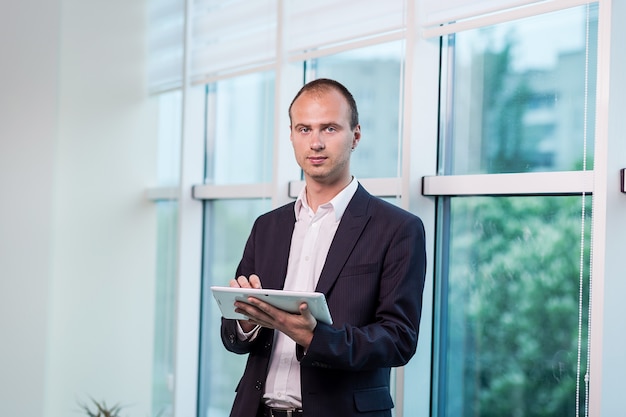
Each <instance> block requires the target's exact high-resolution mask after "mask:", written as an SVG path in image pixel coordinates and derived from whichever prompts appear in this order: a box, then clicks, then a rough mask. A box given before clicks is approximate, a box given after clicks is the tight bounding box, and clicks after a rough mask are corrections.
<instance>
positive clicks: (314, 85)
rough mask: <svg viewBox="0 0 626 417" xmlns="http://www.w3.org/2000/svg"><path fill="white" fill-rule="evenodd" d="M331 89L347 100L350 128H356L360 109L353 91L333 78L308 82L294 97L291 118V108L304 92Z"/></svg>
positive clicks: (318, 91) (319, 91)
mask: <svg viewBox="0 0 626 417" xmlns="http://www.w3.org/2000/svg"><path fill="white" fill-rule="evenodd" d="M330 90H335V91H337V92H338V93H339V94H341V95H342V96H343V97H344V98H345V99H346V101H347V102H348V106H349V107H350V128H351V129H354V128H355V127H356V126H357V125H358V124H359V111H358V110H357V108H356V101H355V100H354V97H353V96H352V93H350V91H349V90H348V89H347V88H346V87H345V86H344V85H343V84H341V83H340V82H338V81H335V80H331V79H329V78H318V79H316V80H313V81H310V82H308V83H306V84H305V85H304V86H303V87H302V88H301V89H300V91H298V94H296V96H295V97H294V98H293V100H292V101H291V104H290V105H289V120H290V121H291V108H292V107H293V103H295V101H296V100H297V99H298V97H300V96H301V95H302V94H304V93H317V94H319V93H324V92H327V91H330Z"/></svg>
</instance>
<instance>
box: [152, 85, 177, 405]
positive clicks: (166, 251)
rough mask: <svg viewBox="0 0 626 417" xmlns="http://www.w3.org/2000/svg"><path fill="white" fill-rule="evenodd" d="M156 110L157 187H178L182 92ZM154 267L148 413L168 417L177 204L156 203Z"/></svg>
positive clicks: (162, 99)
mask: <svg viewBox="0 0 626 417" xmlns="http://www.w3.org/2000/svg"><path fill="white" fill-rule="evenodd" d="M155 99H156V100H157V108H158V125H157V138H158V147H157V184H158V185H159V186H178V183H179V180H180V145H181V134H182V130H181V129H182V92H181V91H180V90H175V91H170V92H167V93H162V94H159V95H158V96H156V97H155ZM156 210H157V212H156V213H157V254H156V259H157V264H156V284H155V304H154V305H155V311H154V315H155V318H154V352H153V360H152V414H153V415H158V416H161V417H168V416H171V415H172V412H173V411H172V404H173V401H174V398H173V389H174V386H173V378H174V336H175V335H174V322H175V320H174V317H175V313H176V311H175V300H176V294H175V283H176V247H177V238H178V202H177V201H165V200H163V201H158V202H156Z"/></svg>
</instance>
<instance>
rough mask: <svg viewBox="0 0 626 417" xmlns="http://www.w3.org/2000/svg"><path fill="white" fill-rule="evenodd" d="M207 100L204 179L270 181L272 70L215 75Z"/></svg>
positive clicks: (272, 114) (272, 117) (249, 181)
mask: <svg viewBox="0 0 626 417" xmlns="http://www.w3.org/2000/svg"><path fill="white" fill-rule="evenodd" d="M207 100H208V102H207V171H206V181H207V182H208V183H212V184H220V185H224V184H246V183H258V182H268V181H271V178H272V166H273V164H272V160H273V140H274V73H273V72H265V73H254V74H249V75H245V76H242V77H237V78H232V79H228V80H223V81H218V82H217V83H215V84H211V85H209V86H208V94H207Z"/></svg>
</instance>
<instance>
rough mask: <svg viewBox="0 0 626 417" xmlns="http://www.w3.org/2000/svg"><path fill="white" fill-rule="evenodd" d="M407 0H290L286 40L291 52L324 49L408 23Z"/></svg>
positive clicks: (375, 34)
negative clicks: (374, 0) (364, 1)
mask: <svg viewBox="0 0 626 417" xmlns="http://www.w3.org/2000/svg"><path fill="white" fill-rule="evenodd" d="M405 10H406V2H405V0H385V1H376V2H368V3H367V5H366V6H364V4H363V2H362V1H360V0H342V1H336V0H317V1H310V0H289V1H288V2H287V10H286V15H287V18H286V23H285V24H286V31H287V33H286V36H285V38H286V44H287V51H288V53H290V54H296V53H302V52H305V51H309V50H312V49H322V48H324V47H328V46H331V45H335V44H340V43H344V42H350V41H352V40H356V39H362V38H367V37H372V36H377V35H382V34H388V33H391V32H395V31H401V30H403V29H404V27H405V13H406V11H405Z"/></svg>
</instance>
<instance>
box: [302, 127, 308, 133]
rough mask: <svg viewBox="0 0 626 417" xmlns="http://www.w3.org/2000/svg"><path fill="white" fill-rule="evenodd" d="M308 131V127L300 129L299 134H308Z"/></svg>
mask: <svg viewBox="0 0 626 417" xmlns="http://www.w3.org/2000/svg"><path fill="white" fill-rule="evenodd" d="M309 131H310V129H309V128H308V127H301V128H300V133H309Z"/></svg>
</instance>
